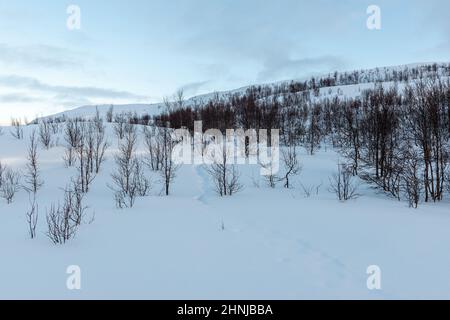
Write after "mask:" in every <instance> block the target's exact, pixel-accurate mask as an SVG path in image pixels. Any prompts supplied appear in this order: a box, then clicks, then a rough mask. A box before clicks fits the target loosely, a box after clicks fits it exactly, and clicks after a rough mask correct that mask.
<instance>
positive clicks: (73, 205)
mask: <svg viewBox="0 0 450 320" xmlns="http://www.w3.org/2000/svg"><path fill="white" fill-rule="evenodd" d="M83 200H84V193H83V191H82V186H81V184H80V182H79V181H77V180H72V181H71V183H70V185H69V186H67V187H66V188H65V189H64V201H63V205H62V206H61V205H59V204H58V205H57V206H55V205H52V206H51V208H50V211H48V212H47V227H48V229H47V236H48V237H49V238H50V240H51V241H52V242H53V243H54V244H64V243H66V242H67V241H68V240H70V239H72V238H74V237H75V235H76V232H77V230H78V227H79V226H80V225H81V224H82V223H83V219H84V217H85V213H86V210H87V207H86V206H84V204H83V202H84V201H83Z"/></svg>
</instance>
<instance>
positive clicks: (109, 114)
mask: <svg viewBox="0 0 450 320" xmlns="http://www.w3.org/2000/svg"><path fill="white" fill-rule="evenodd" d="M113 117H114V106H113V105H111V106H110V107H109V109H108V111H107V112H106V122H108V123H111V122H113Z"/></svg>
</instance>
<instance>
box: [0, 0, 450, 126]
mask: <svg viewBox="0 0 450 320" xmlns="http://www.w3.org/2000/svg"><path fill="white" fill-rule="evenodd" d="M70 4H75V5H78V6H79V7H80V8H81V30H80V31H69V30H68V29H67V28H66V20H67V17H68V15H67V13H66V9H67V7H68V6H69V5H70ZM370 4H376V5H378V6H380V7H381V13H382V29H381V30H380V31H369V30H368V29H367V28H366V20H367V14H366V9H367V7H368V5H370ZM448 12H450V3H449V1H447V0H428V1H414V0H388V1H384V0H383V1H378V0H371V1H365V0H347V1H345V0H339V1H338V0H334V1H331V0H328V1H327V0H314V1H312V0H311V1H302V0H277V1H275V0H265V1H261V0H177V1H171V0H128V1H125V0H74V1H61V0H40V1H31V0H15V1H10V0H8V1H5V0H0V122H4V121H8V120H9V118H10V117H11V116H27V117H28V118H33V117H34V116H35V115H41V114H48V113H53V112H57V111H61V110H63V109H66V108H71V107H76V106H79V105H84V104H91V103H133V102H140V103H145V102H156V101H160V100H162V98H163V97H164V96H167V95H170V94H172V93H174V92H175V91H176V90H178V89H179V88H185V92H186V94H187V95H188V96H192V95H195V94H200V93H205V92H209V91H214V90H226V89H233V88H237V87H240V86H244V85H248V84H254V83H264V82H272V81H277V80H283V79H292V78H303V77H307V76H310V75H312V74H322V73H327V72H331V71H334V70H351V69H355V68H358V69H360V68H370V67H376V66H389V65H397V64H406V63H414V62H428V61H443V62H448V61H449V60H450V59H449V57H450V55H449V53H450V37H449V34H450V21H449V19H448Z"/></svg>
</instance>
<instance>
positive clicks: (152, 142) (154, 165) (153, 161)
mask: <svg viewBox="0 0 450 320" xmlns="http://www.w3.org/2000/svg"><path fill="white" fill-rule="evenodd" d="M143 131H144V143H145V146H146V149H147V154H148V157H147V161H146V163H147V165H148V166H149V167H150V169H151V170H153V171H159V170H160V169H161V161H162V145H161V143H159V142H161V139H158V138H157V136H158V135H159V134H160V133H159V130H158V128H157V127H156V126H154V125H153V126H151V127H148V126H144V129H143Z"/></svg>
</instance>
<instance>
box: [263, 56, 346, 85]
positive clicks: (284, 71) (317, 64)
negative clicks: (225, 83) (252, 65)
mask: <svg viewBox="0 0 450 320" xmlns="http://www.w3.org/2000/svg"><path fill="white" fill-rule="evenodd" d="M346 65H347V63H346V61H345V60H344V59H342V58H340V57H337V56H332V55H329V56H321V57H314V58H301V59H291V58H282V57H280V56H277V57H276V58H274V59H272V58H268V59H266V60H265V61H264V68H263V70H262V71H261V72H260V73H259V75H258V79H259V81H266V80H270V79H280V78H286V79H292V78H299V77H306V76H310V75H315V74H319V73H327V72H332V71H335V70H338V69H341V68H343V67H345V66H346Z"/></svg>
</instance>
